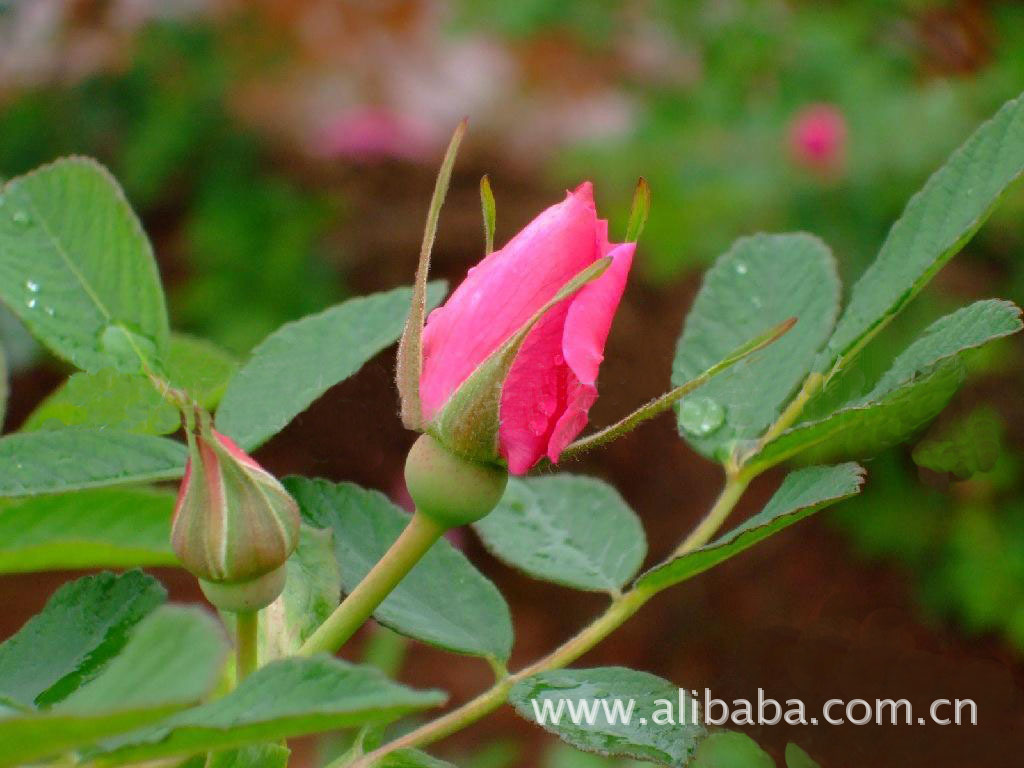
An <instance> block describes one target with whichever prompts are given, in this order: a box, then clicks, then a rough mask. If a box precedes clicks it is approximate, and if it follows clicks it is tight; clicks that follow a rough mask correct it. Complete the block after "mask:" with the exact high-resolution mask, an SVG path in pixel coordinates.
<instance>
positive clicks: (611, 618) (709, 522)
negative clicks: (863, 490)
mask: <svg viewBox="0 0 1024 768" xmlns="http://www.w3.org/2000/svg"><path fill="white" fill-rule="evenodd" d="M751 479H752V478H751V477H745V476H738V475H730V476H729V477H728V478H727V480H726V483H725V486H724V487H723V489H722V492H721V494H720V495H719V497H718V500H717V501H716V502H715V504H714V506H713V507H712V508H711V510H710V511H709V512H708V514H707V516H706V517H705V518H704V520H702V521H701V523H700V524H699V525H698V526H697V528H695V529H694V531H693V533H691V534H690V535H689V536H687V537H686V539H685V540H684V541H683V543H682V544H680V545H679V547H678V548H677V549H676V550H675V551H674V552H673V553H672V555H671V557H670V558H669V559H670V560H671V559H674V558H676V557H679V556H680V555H684V554H686V553H687V552H691V551H693V550H694V549H697V548H698V547H702V546H703V545H705V544H707V543H708V541H710V540H711V537H712V536H714V534H715V532H716V531H717V530H718V528H719V527H720V526H721V524H722V523H723V522H724V521H725V518H726V517H728V516H729V512H731V511H732V508H733V507H734V506H735V505H736V502H737V501H739V499H740V497H741V496H742V495H743V491H744V489H746V487H747V485H748V483H749V482H750V480H751ZM663 588H664V587H644V586H639V587H634V588H633V589H631V590H629V591H627V592H624V593H623V594H622V595H620V596H619V597H617V598H615V599H614V600H613V601H612V603H611V605H609V606H608V608H607V609H606V610H605V612H604V613H602V614H601V615H600V616H598V617H597V618H596V619H595V620H594V621H593V622H591V623H590V624H589V625H587V626H586V627H584V628H583V629H582V630H581V631H580V632H579V633H578V634H576V635H575V636H573V637H572V638H570V639H569V640H567V641H566V642H564V643H563V644H562V645H561V646H559V647H558V648H556V649H555V650H554V651H552V652H551V653H549V654H548V655H547V656H544V657H543V658H541V659H538V660H537V661H535V662H533V663H532V664H530V665H529V666H527V667H524V668H523V669H521V670H519V671H518V672H516V673H515V674H512V675H509V676H508V677H505V678H502V679H500V680H498V681H497V682H495V683H494V685H492V686H491V687H490V688H488V689H487V690H486V691H484V692H483V693H481V694H480V695H478V696H477V697H476V698H475V699H471V700H470V701H468V702H466V703H465V704H463V705H462V706H460V707H458V708H456V709H453V710H452V711H451V712H449V713H448V714H446V715H442V716H441V717H439V718H437V719H435V720H432V721H431V722H429V723H426V724H425V725H422V726H420V727H419V728H416V729H415V730H412V731H410V732H409V733H407V734H405V735H404V736H401V737H399V738H397V739H395V740H394V741H392V742H389V743H388V744H385V745H384V746H382V747H380V748H378V749H376V750H374V751H373V752H370V753H369V754H367V755H364V756H363V757H361V758H360V759H358V760H356V761H355V762H353V763H352V764H351V766H352V768H370V766H373V765H375V764H377V763H378V761H380V760H381V759H382V758H383V757H384V756H386V755H388V754H390V753H392V752H394V751H395V750H398V749H408V748H412V747H421V746H425V745H427V744H432V743H433V742H435V741H438V740H439V739H443V738H444V737H445V736H450V735H451V734H453V733H455V732H457V731H460V730H462V729H463V728H465V727H466V726H468V725H470V724H472V723H475V722H476V721H477V720H479V719H481V718H482V717H484V716H485V715H488V714H490V713H491V712H493V711H494V710H495V709H497V708H498V707H500V706H501V705H502V704H504V703H505V699H506V698H507V696H508V692H509V691H510V690H511V688H512V686H514V685H515V684H516V683H518V682H520V681H521V680H525V679H526V678H528V677H531V676H532V675H536V674H538V673H540V672H545V671H547V670H551V669H560V668H562V667H564V666H566V665H568V664H571V663H572V662H574V661H576V659H578V658H579V657H580V656H582V655H583V654H584V653H586V652H587V651H589V650H590V649H591V648H593V647H594V646H595V645H597V644H598V643H599V642H601V641H602V640H603V639H604V638H606V637H607V636H608V635H610V634H611V633H612V632H614V631H615V630H616V629H618V628H619V627H620V626H622V625H623V624H624V623H625V622H626V621H627V620H628V619H629V618H631V617H632V616H633V615H634V614H635V613H636V612H637V611H639V610H640V609H641V608H642V607H643V606H644V605H645V604H646V603H647V601H648V600H650V599H651V598H652V597H654V596H655V595H656V594H657V593H658V592H659V591H660V590H661V589H663Z"/></svg>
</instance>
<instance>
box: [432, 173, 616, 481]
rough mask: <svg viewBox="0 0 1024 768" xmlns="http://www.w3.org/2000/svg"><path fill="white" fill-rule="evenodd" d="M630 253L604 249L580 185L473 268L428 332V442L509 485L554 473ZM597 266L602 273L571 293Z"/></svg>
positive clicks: (576, 428)
mask: <svg viewBox="0 0 1024 768" xmlns="http://www.w3.org/2000/svg"><path fill="white" fill-rule="evenodd" d="M635 248H636V244H635V243H632V242H630V243H621V244H616V243H612V242H611V241H610V240H609V239H608V223H607V222H606V221H604V220H603V219H599V218H598V217H597V209H596V207H595V205H594V196H593V188H592V185H591V184H590V183H589V182H587V183H584V184H581V185H580V186H579V187H578V188H577V189H576V190H575V191H573V192H570V193H569V194H568V195H567V196H566V198H565V200H563V201H562V202H561V203H558V204H557V205H553V206H551V207H550V208H548V209H547V210H546V211H543V212H542V213H541V214H540V215H539V216H537V218H535V219H534V220H533V221H532V222H531V223H530V224H528V225H527V226H526V228H525V229H523V230H522V231H521V232H520V233H519V234H518V235H516V236H515V237H513V238H512V240H510V241H509V242H508V243H507V244H506V245H505V247H503V248H501V249H500V250H497V251H495V252H493V253H491V254H490V255H489V256H487V257H486V258H484V259H483V261H481V262H480V263H479V264H477V265H476V266H475V267H473V268H472V269H471V270H470V271H469V274H468V275H467V277H466V279H465V281H464V282H463V283H462V284H461V285H460V286H459V287H458V288H456V289H455V291H454V292H453V293H452V295H451V296H449V297H448V301H447V302H445V304H444V306H442V307H440V308H439V309H436V310H434V312H433V313H431V315H430V317H429V318H428V320H427V323H426V327H425V328H424V330H423V367H422V377H421V379H420V385H419V392H420V401H421V403H422V414H423V421H424V424H425V425H426V429H425V431H426V432H428V433H429V434H431V435H433V436H434V437H435V438H436V439H437V440H438V441H439V442H441V443H442V444H444V445H445V447H447V448H448V449H450V450H451V451H452V452H453V453H455V454H458V455H460V456H464V457H467V458H469V459H472V460H475V461H479V462H484V463H487V462H491V463H503V464H505V465H506V466H507V467H508V469H509V471H510V472H511V473H512V474H513V475H522V474H525V473H526V472H528V471H529V470H530V468H531V467H533V466H534V465H535V464H536V463H537V462H538V461H540V460H541V459H542V458H543V457H545V456H547V457H548V458H549V459H550V460H551V461H553V462H557V461H558V457H559V455H560V454H561V452H562V450H563V449H564V448H565V447H566V446H567V445H568V444H569V443H571V442H572V441H573V439H574V438H575V437H576V436H577V435H578V434H579V433H580V432H581V431H582V430H583V428H584V426H586V424H587V413H588V412H589V410H590V406H591V405H593V403H594V401H595V400H596V399H597V373H598V369H599V367H600V365H601V361H602V360H603V359H604V346H605V341H606V340H607V338H608V332H609V330H610V328H611V324H612V319H613V318H614V316H615V312H616V309H617V308H618V306H619V300H620V299H621V298H622V292H623V290H624V289H625V287H626V278H627V276H628V275H629V270H630V266H631V265H632V262H633V253H634V250H635ZM594 267H603V268H604V271H603V272H600V273H598V274H596V275H595V278H596V279H588V280H584V281H583V282H585V284H583V285H582V286H577V289H576V290H567V288H568V287H569V286H571V285H572V284H573V282H574V280H576V279H578V278H580V277H581V276H582V275H584V274H585V272H586V271H587V270H588V269H590V268H594ZM538 314H540V315H541V317H540V318H539V320H538V319H537V317H538ZM524 330H525V331H527V332H528V335H526V336H525V339H523V340H521V343H520V344H519V345H518V346H516V347H513V348H509V346H508V345H509V344H510V343H511V341H512V340H514V339H516V338H517V336H518V335H519V334H520V333H521V332H522V331H524ZM414 498H415V495H414Z"/></svg>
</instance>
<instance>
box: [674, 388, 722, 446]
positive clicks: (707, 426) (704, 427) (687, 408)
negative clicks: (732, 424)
mask: <svg viewBox="0 0 1024 768" xmlns="http://www.w3.org/2000/svg"><path fill="white" fill-rule="evenodd" d="M724 421H725V410H724V409H723V408H722V406H721V405H719V404H718V403H717V402H716V401H714V400H712V399H711V398H710V397H689V398H687V399H686V400H683V404H682V405H681V406H680V407H679V423H680V424H681V425H682V427H683V429H685V430H686V431H687V432H689V433H690V434H691V435H697V436H698V437H703V436H705V435H710V434H711V433H712V432H714V431H715V430H716V429H718V428H719V427H720V426H722V423H723V422H724Z"/></svg>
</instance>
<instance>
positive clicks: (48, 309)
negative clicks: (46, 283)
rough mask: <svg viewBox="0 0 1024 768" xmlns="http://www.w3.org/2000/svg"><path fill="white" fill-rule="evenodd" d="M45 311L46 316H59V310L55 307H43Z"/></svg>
mask: <svg viewBox="0 0 1024 768" xmlns="http://www.w3.org/2000/svg"><path fill="white" fill-rule="evenodd" d="M43 311H44V312H45V313H46V314H48V315H49V316H50V317H56V316H57V310H55V309H54V308H53V307H43Z"/></svg>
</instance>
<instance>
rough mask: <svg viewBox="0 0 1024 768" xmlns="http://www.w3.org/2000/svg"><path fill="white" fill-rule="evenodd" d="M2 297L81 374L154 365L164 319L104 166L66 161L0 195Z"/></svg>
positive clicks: (143, 251) (146, 254)
mask: <svg viewBox="0 0 1024 768" xmlns="http://www.w3.org/2000/svg"><path fill="white" fill-rule="evenodd" d="M0 201H2V203H3V204H2V205H0V298H2V299H3V301H4V303H5V304H7V306H8V307H10V309H11V310H12V311H13V312H14V313H15V314H16V315H18V317H19V318H20V319H21V320H22V322H24V323H25V325H26V327H27V328H28V329H29V330H30V331H31V332H32V334H33V335H34V336H35V337H36V338H38V339H39V340H40V341H41V342H42V343H43V344H45V345H46V346H47V347H49V349H50V350H51V351H52V352H54V354H56V355H58V356H60V357H62V358H64V359H65V360H68V361H70V362H71V363H73V364H74V365H76V366H78V367H79V368H82V369H84V370H87V371H95V370H98V369H100V368H105V367H108V366H111V367H114V368H117V369H118V370H122V371H127V372H135V371H138V370H139V369H140V364H141V362H143V361H146V362H149V363H152V364H154V365H156V366H157V367H159V365H160V364H161V362H162V359H163V356H164V353H165V352H166V347H167V340H168V326H167V311H166V308H165V307H164V296H163V289H162V288H161V286H160V277H159V274H158V273H157V269H156V262H155V261H154V259H153V253H152V249H151V248H150V245H149V241H148V240H147V239H146V236H145V233H143V231H142V227H141V225H140V224H139V220H138V219H137V218H136V216H135V214H134V213H133V212H132V210H131V207H130V206H129V205H128V202H127V200H125V197H124V193H123V192H122V191H121V188H120V186H118V184H117V182H116V181H115V180H114V178H113V177H112V176H111V175H110V174H109V173H108V172H107V170H106V169H105V168H103V167H102V166H101V165H99V164H98V163H96V162H95V161H93V160H89V159H87V158H81V157H72V158H65V159H62V160H58V161H56V162H54V163H51V164H50V165H45V166H43V167H42V168H39V169H38V170H35V171H33V172H32V173H29V174H27V175H25V176H19V177H18V178H16V179H13V180H11V181H10V182H8V183H7V184H6V185H5V186H4V187H3V188H2V189H0Z"/></svg>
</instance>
